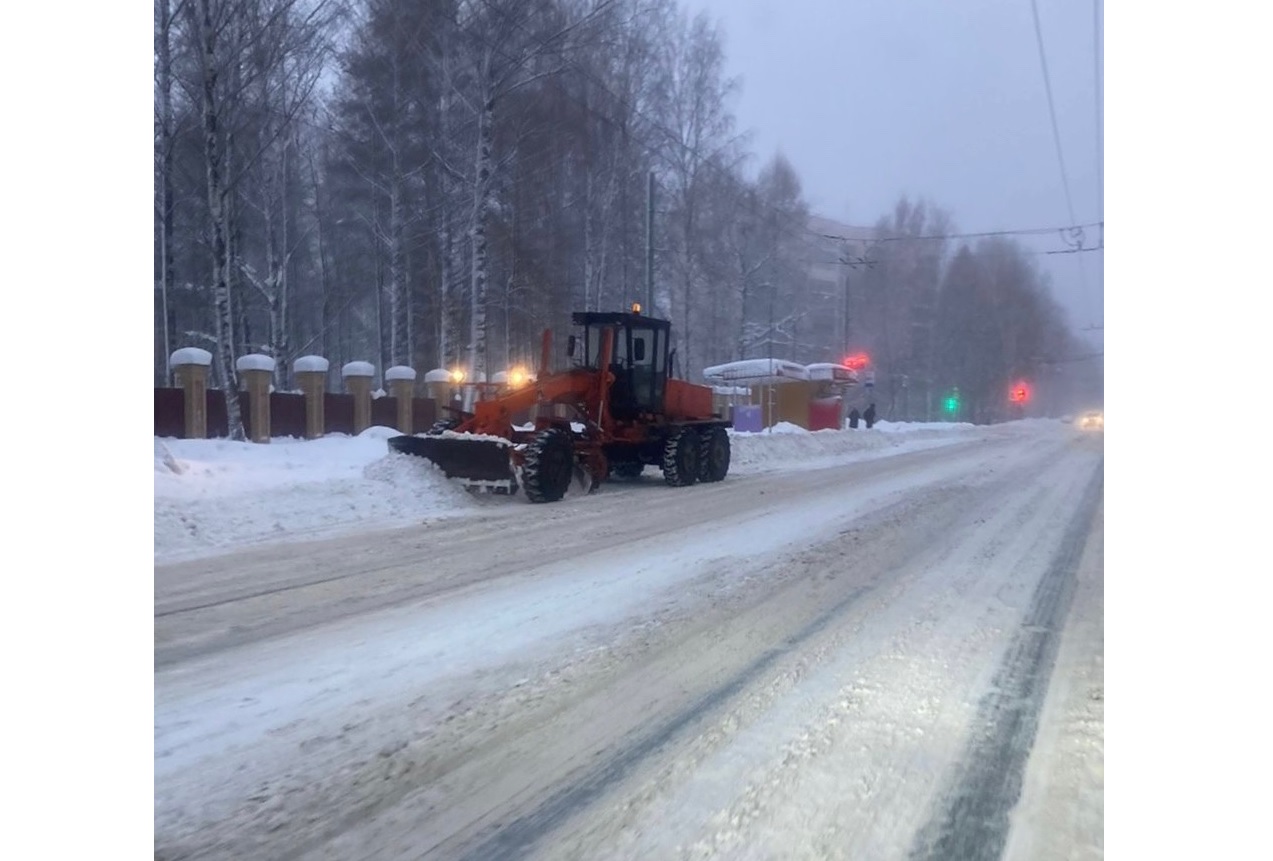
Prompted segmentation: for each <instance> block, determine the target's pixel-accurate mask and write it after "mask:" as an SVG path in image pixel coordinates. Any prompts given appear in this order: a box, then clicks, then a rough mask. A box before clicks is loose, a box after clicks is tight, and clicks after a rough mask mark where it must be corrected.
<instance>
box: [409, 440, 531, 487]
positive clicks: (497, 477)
mask: <svg viewBox="0 0 1273 861" xmlns="http://www.w3.org/2000/svg"><path fill="white" fill-rule="evenodd" d="M510 445H511V443H510V442H509V441H508V440H504V439H499V438H497V437H485V436H470V435H468V434H458V433H447V434H443V435H440V436H433V435H429V436H395V437H391V438H390V439H389V447H390V448H392V449H394V450H395V451H400V452H402V453H403V454H413V455H416V456H417V457H424V458H428V459H429V460H431V461H433V463H435V464H437V465H438V467H440V468H441V470H442V472H443V474H444V475H446V477H447V478H458V479H461V480H464V481H467V482H488V481H489V482H501V483H502V482H509V481H512V479H513V465H512V463H511V461H509V457H508V454H509V446H510Z"/></svg>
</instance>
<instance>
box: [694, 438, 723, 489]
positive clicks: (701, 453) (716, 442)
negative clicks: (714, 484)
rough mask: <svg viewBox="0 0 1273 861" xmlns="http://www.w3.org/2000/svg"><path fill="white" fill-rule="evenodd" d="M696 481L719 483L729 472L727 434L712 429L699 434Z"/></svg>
mask: <svg viewBox="0 0 1273 861" xmlns="http://www.w3.org/2000/svg"><path fill="white" fill-rule="evenodd" d="M700 439H701V443H700V446H699V450H698V480H699V481H720V480H721V479H723V478H724V477H725V475H726V473H728V472H729V434H728V433H727V432H726V431H725V429H724V428H723V427H714V428H711V429H710V430H706V431H704V432H703V433H702V434H700Z"/></svg>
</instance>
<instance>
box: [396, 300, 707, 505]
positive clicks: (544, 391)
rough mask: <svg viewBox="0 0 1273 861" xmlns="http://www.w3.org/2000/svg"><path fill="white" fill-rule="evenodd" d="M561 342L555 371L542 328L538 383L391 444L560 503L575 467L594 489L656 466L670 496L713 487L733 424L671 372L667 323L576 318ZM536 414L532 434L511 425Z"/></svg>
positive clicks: (461, 474)
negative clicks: (701, 484) (561, 363)
mask: <svg viewBox="0 0 1273 861" xmlns="http://www.w3.org/2000/svg"><path fill="white" fill-rule="evenodd" d="M571 321H572V322H573V323H574V325H576V326H579V327H582V332H581V334H579V335H575V334H572V335H571V336H570V338H569V340H568V342H567V350H566V353H567V356H568V357H569V358H570V360H571V367H570V368H568V369H567V370H563V371H557V372H552V371H550V367H549V363H550V359H551V353H552V333H551V331H550V330H545V331H544V335H543V344H542V354H541V360H540V366H539V373H538V375H537V377H536V379H535V380H534V381H533V382H528V383H527V384H525V385H523V386H521V387H520V388H514V389H512V390H511V391H506V392H505V393H503V394H501V395H498V396H496V397H491V398H489V399H485V400H478V401H477V402H476V403H474V404H472V412H467V411H463V410H459V411H456V413H457V414H456V417H455V418H453V419H451V420H449V421H446V422H439V423H438V424H437V425H435V426H434V428H433V429H432V430H430V431H429V432H428V433H425V434H416V435H414V436H397V437H393V438H391V439H390V440H389V446H390V447H391V448H392V449H394V450H396V451H400V452H405V453H407V454H413V455H419V456H421V457H425V458H428V459H429V460H430V461H432V462H433V463H435V464H437V466H438V467H440V468H441V469H442V471H443V472H444V473H445V474H446V476H447V477H448V478H456V479H459V480H461V481H462V482H463V483H465V484H467V485H469V486H474V487H487V488H493V489H496V490H502V491H503V492H511V493H515V492H516V491H517V489H518V486H519V485H520V486H521V487H522V488H524V489H525V491H526V498H527V499H529V500H530V501H531V502H556V501H557V500H559V499H561V498H562V497H563V496H564V495H565V494H566V490H567V489H568V488H569V486H570V482H571V480H572V478H573V476H574V474H575V472H576V470H582V471H583V473H584V474H585V477H586V480H587V483H588V489H589V491H592V490H596V488H597V487H598V486H599V485H600V484H601V482H602V481H604V480H605V479H607V478H611V477H618V478H635V477H636V476H639V475H640V474H641V472H642V470H644V469H645V467H646V466H651V465H652V466H657V467H659V468H660V469H661V470H662V471H663V479H664V481H666V482H667V484H669V485H671V486H672V487H685V486H688V485H691V484H694V483H695V482H698V481H720V480H721V479H723V478H724V477H725V474H726V473H727V472H728V471H729V455H730V451H729V435H728V434H727V433H726V429H727V428H729V427H730V426H731V425H730V422H729V420H728V419H725V418H723V417H722V416H721V415H719V414H718V413H714V412H712V390H711V389H710V388H709V387H707V386H698V385H694V384H692V383H689V382H686V381H684V380H678V379H675V378H673V377H672V375H671V364H670V362H671V359H672V351H671V347H670V340H671V338H670V336H671V328H672V327H671V323H669V322H668V321H667V320H659V319H656V318H653V317H647V316H643V315H642V314H641V313H640V306H638V305H633V310H632V311H631V312H586V313H584V312H576V313H575V314H572V315H571ZM528 413H529V414H530V415H532V416H533V419H532V421H533V429H531V428H527V427H526V426H525V425H522V426H515V425H514V423H513V419H514V416H518V415H524V414H528Z"/></svg>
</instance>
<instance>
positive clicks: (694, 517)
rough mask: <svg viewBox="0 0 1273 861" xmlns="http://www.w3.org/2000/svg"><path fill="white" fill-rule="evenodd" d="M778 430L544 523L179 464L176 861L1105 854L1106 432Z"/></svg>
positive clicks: (170, 849) (570, 506)
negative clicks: (667, 479) (702, 476)
mask: <svg viewBox="0 0 1273 861" xmlns="http://www.w3.org/2000/svg"><path fill="white" fill-rule="evenodd" d="M777 430H778V432H776V433H769V434H753V435H748V434H736V435H734V437H733V445H734V468H733V469H731V472H730V475H729V477H728V478H727V479H726V480H725V481H723V482H720V483H717V484H709V485H697V486H694V487H690V488H668V487H666V486H664V484H663V482H662V480H661V478H660V477H659V475H658V473H657V471H656V470H654V469H649V470H647V474H646V476H645V478H644V480H642V481H639V482H615V483H613V484H607V485H605V486H604V487H603V488H602V491H601V492H598V493H596V494H593V495H586V494H583V493H577V494H571V495H568V496H567V498H566V499H565V500H563V501H561V502H560V503H554V504H550V505H530V504H528V503H526V502H525V501H524V499H522V498H521V497H520V496H519V497H512V498H509V497H496V496H486V495H477V494H470V493H468V492H467V491H464V490H461V489H460V488H458V487H456V486H455V485H454V484H453V483H451V482H448V481H446V480H445V479H442V478H441V477H440V475H439V474H438V473H437V472H436V471H435V470H433V469H432V468H431V467H430V466H429V465H428V464H427V463H426V462H424V461H421V460H420V459H418V458H408V457H404V456H401V455H396V454H395V455H390V454H389V453H388V449H387V446H386V443H385V438H386V437H387V436H390V435H392V432H391V431H388V430H386V429H383V428H377V429H372V430H370V431H368V432H367V433H365V434H363V435H361V436H360V437H358V438H354V439H350V438H340V437H330V438H327V439H324V440H319V441H313V442H305V441H294V440H275V441H274V442H272V443H270V444H269V445H251V444H234V443H228V442H224V441H199V442H187V441H180V440H163V441H160V440H157V441H156V447H155V457H156V467H155V468H156V476H155V494H156V497H155V504H156V514H155V528H156V537H155V554H156V567H155V667H156V669H155V727H154V745H155V831H156V838H155V850H156V851H155V855H156V858H157V859H164V861H175V859H185V858H191V859H193V858H200V859H205V858H227V859H228V858H234V859H242V858H277V857H288V858H297V859H309V858H313V859H319V858H323V859H355V858H357V859H364V858H366V859H371V858H384V859H388V858H420V857H429V858H432V857H436V858H472V859H483V861H485V859H498V858H511V857H540V858H552V859H559V858H560V859H568V858H577V859H593V858H613V859H646V858H659V859H663V858H668V859H674V858H680V859H691V858H694V859H706V858H751V857H755V858H796V859H831V858H837V859H840V858H843V859H849V858H873V859H874V858H880V859H891V858H899V859H900V858H910V857H915V858H927V859H938V858H949V857H960V858H963V857H967V858H978V857H984V858H992V857H998V854H997V853H998V850H999V849H1000V848H1005V847H1006V848H1007V850H1008V851H1009V852H1010V853H1011V856H1012V857H1013V858H1022V859H1026V858H1032V857H1057V858H1061V857H1071V858H1099V857H1100V855H1101V828H1102V805H1101V801H1100V799H1101V798H1102V795H1101V793H1102V791H1103V785H1102V784H1103V778H1102V773H1101V767H1102V762H1101V760H1102V753H1101V744H1102V739H1103V734H1102V727H1101V710H1100V706H1099V703H1100V700H1099V699H1098V698H1099V697H1103V676H1102V669H1101V666H1100V660H1101V654H1102V648H1101V641H1100V638H1101V633H1102V623H1101V616H1100V614H1101V610H1102V606H1103V605H1102V600H1101V588H1100V583H1101V579H1100V578H1101V574H1102V563H1101V557H1100V541H1101V535H1100V532H1099V530H1097V531H1093V530H1092V528H1091V527H1092V522H1093V520H1094V518H1096V517H1097V512H1098V510H1099V509H1098V504H1099V502H1100V498H1101V495H1102V493H1103V491H1102V483H1101V476H1102V470H1103V465H1102V463H1103V461H1102V453H1101V452H1102V444H1101V438H1100V436H1099V435H1093V434H1084V433H1082V432H1080V431H1078V430H1077V429H1075V428H1073V427H1072V426H1069V425H1064V424H1062V423H1060V422H1053V421H1044V420H1039V421H1027V422H1014V423H1008V424H1005V425H998V426H993V427H973V426H971V425H954V426H941V427H934V426H914V425H909V426H908V425H888V424H881V425H877V426H876V428H875V429H873V430H871V431H866V430H864V429H859V430H856V431H847V430H846V431H840V432H826V431H824V432H819V433H806V432H803V431H799V429H794V428H790V427H787V428H779V429H777ZM403 524H409V526H408V528H397V527H399V526H401V525H403ZM306 539H310V540H306ZM301 542H304V543H301ZM227 554H228V555H227ZM1072 594H1077V597H1075V598H1073V604H1074V608H1075V609H1074V611H1073V612H1071V611H1070V610H1069V607H1070V603H1071V598H1070V596H1071V595H1072ZM1053 655H1058V656H1059V657H1056V658H1055V663H1056V666H1057V668H1058V669H1057V676H1058V678H1056V679H1055V680H1053V681H1051V682H1049V677H1050V676H1051V675H1052V674H1051V666H1052V662H1053V657H1052V656H1053ZM1094 703H1095V704H1096V705H1095V707H1094V706H1093V704H1094ZM1036 726H1037V727H1038V729H1037V742H1036V731H1035V727H1036ZM1005 777H1006V778H1007V779H1006V780H1005V779H1003V778H1005ZM1014 780H1015V781H1016V783H1015V784H1014V783H1013V781H1014ZM1014 785H1016V786H1023V787H1024V791H1023V792H1022V793H1021V795H1020V798H1019V799H1018V797H1017V796H1016V795H1014V794H1012V793H1011V792H1008V791H1007V790H1006V789H1005V787H1012V786H1014ZM970 809H971V810H973V811H974V813H975V814H976V815H974V816H971V817H970V816H965V815H964V813H962V812H961V811H966V810H970ZM983 814H984V815H983ZM969 846H972V847H980V848H977V850H976V851H972V852H968V851H966V850H967V847H969ZM952 852H953V853H954V854H952Z"/></svg>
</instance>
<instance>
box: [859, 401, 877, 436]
mask: <svg viewBox="0 0 1273 861" xmlns="http://www.w3.org/2000/svg"><path fill="white" fill-rule="evenodd" d="M862 418H863V419H865V420H866V428H867V430H870V429H871V425H873V424H875V404H871V405H870V406H869V407H867V408H866V412H864V413H862Z"/></svg>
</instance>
